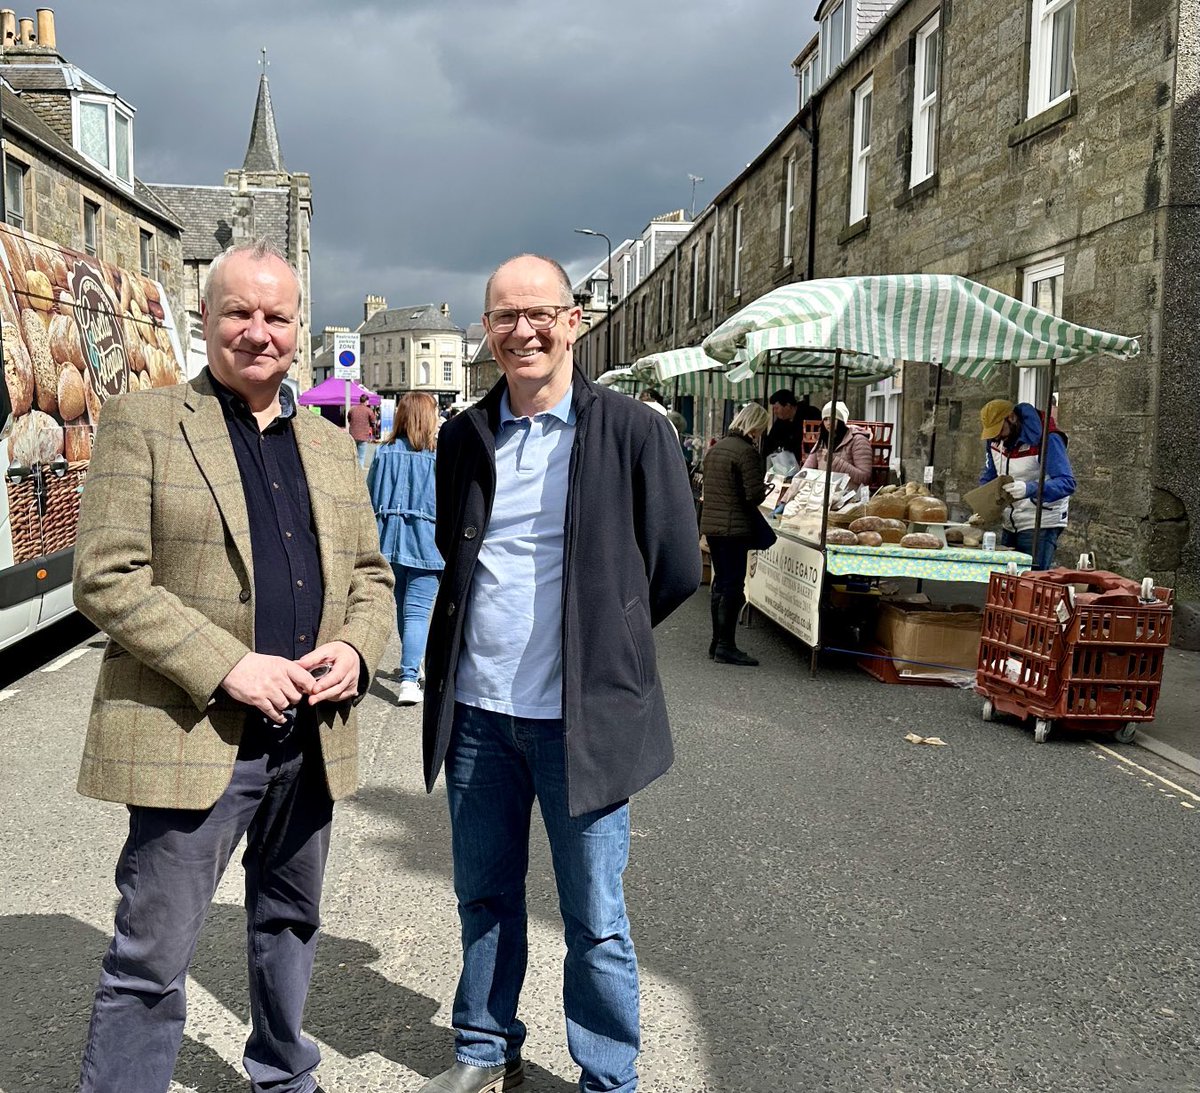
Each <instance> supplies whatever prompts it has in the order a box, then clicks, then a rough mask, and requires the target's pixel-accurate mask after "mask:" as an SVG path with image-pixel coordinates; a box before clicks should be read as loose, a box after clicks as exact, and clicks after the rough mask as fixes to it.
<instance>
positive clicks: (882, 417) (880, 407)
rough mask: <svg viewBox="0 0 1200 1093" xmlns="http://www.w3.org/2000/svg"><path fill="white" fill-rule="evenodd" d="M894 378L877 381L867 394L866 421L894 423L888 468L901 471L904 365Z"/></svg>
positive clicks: (886, 377)
mask: <svg viewBox="0 0 1200 1093" xmlns="http://www.w3.org/2000/svg"><path fill="white" fill-rule="evenodd" d="M894 363H897V364H900V367H899V369H898V370H897V372H896V374H895V375H893V376H885V377H884V378H883V379H881V380H876V381H875V382H874V383H872V384H871V385H870V386H869V387H867V392H866V406H865V413H866V420H867V421H890V422H891V423H892V454H891V457H890V459H889V460H888V466H889V467H891V469H892V470H894V471H898V470H899V469H900V429H901V426H902V425H903V422H904V365H903V364H901V363H900V362H894Z"/></svg>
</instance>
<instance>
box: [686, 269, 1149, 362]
mask: <svg viewBox="0 0 1200 1093" xmlns="http://www.w3.org/2000/svg"><path fill="white" fill-rule="evenodd" d="M703 349H704V350H705V352H707V353H708V354H710V355H711V356H712V357H714V358H715V359H717V360H720V361H728V362H732V361H734V360H735V358H736V359H739V360H742V361H744V363H745V367H746V368H747V369H748V370H750V371H754V372H759V371H762V370H763V369H764V368H765V367H766V366H767V364H768V362H770V365H771V369H772V371H774V360H773V358H772V356H771V354H773V351H775V350H783V349H789V350H805V351H808V352H816V353H821V354H826V355H828V354H831V353H832V352H833V351H834V350H837V349H841V350H843V352H844V353H854V354H860V355H863V356H867V357H875V358H882V359H885V360H897V361H926V362H928V363H930V364H937V365H940V366H941V367H943V368H945V369H947V370H948V371H950V372H954V373H957V374H958V375H964V376H972V377H975V378H979V379H986V378H988V377H989V376H990V375H991V374H992V373H993V372H994V371H995V370H996V368H997V366H998V365H1000V364H1001V363H1003V362H1006V361H1020V362H1037V361H1045V360H1049V359H1050V358H1056V359H1057V360H1058V361H1060V362H1065V361H1075V360H1080V359H1083V358H1085V357H1090V356H1095V355H1097V354H1100V353H1108V354H1111V355H1112V356H1116V357H1122V358H1125V359H1128V358H1131V357H1135V356H1137V354H1138V352H1139V348H1138V343H1137V339H1136V338H1126V337H1122V336H1121V335H1119V334H1106V333H1104V332H1103V331H1099V330H1090V329H1088V328H1087V327H1083V326H1077V325H1076V324H1074V323H1069V322H1067V321H1066V320H1065V319H1060V318H1058V316H1056V315H1052V314H1051V313H1050V312H1048V311H1042V310H1040V309H1039V308H1036V307H1032V306H1031V305H1029V304H1023V303H1021V301H1020V300H1014V299H1013V298H1012V297H1011V296H1006V295H1005V294H1004V293H1002V292H997V291H996V290H995V289H992V288H988V287H987V286H986V285H981V284H978V283H977V282H975V281H971V280H968V279H967V278H966V277H959V276H957V275H954V274H929V273H919V274H898V275H895V276H889V277H831V278H824V279H821V280H816V281H801V282H798V283H796V284H791V285H784V286H783V287H781V288H777V289H775V290H774V291H772V292H768V293H767V294H766V295H765V296H762V297H760V298H759V299H757V300H755V301H754V303H752V304H749V305H748V306H746V307H744V308H742V309H741V310H740V311H738V312H736V313H735V314H733V315H731V316H730V317H729V318H728V319H726V320H725V322H723V323H722V324H721V325H720V326H719V327H717V329H716V330H714V331H713V332H712V333H711V334H710V335H709V336H708V337H707V338H705V339H704V342H703ZM853 360H854V358H849V359H847V358H846V357H845V356H843V361H842V363H843V365H844V366H846V367H848V368H851V369H853V367H854V365H853ZM734 374H736V370H735V373H734Z"/></svg>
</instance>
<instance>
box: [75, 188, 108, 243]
mask: <svg viewBox="0 0 1200 1093" xmlns="http://www.w3.org/2000/svg"><path fill="white" fill-rule="evenodd" d="M89 209H90V210H91V211H92V218H91V220H92V238H91V240H90V241H89V240H88V210H89ZM80 215H81V220H80V226H81V233H80V234H81V237H82V239H83V253H84V254H88V255H91V256H92V257H93V258H99V257H101V255H102V252H103V250H104V239H103V237H104V229H103V221H104V206H103V205H101V204H100V202H99V201H93V200H92V199H91V198H90V197H87V196H86V195H85V196H84V198H83V205H82V207H81V209H80Z"/></svg>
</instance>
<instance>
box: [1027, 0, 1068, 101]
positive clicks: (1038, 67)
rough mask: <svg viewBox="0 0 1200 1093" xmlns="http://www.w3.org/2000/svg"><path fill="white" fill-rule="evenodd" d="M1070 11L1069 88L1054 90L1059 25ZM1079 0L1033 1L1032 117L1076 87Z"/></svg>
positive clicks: (1030, 73)
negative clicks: (1052, 84)
mask: <svg viewBox="0 0 1200 1093" xmlns="http://www.w3.org/2000/svg"><path fill="white" fill-rule="evenodd" d="M1068 9H1069V11H1070V29H1071V34H1070V43H1069V44H1070V49H1069V50H1068V52H1067V77H1066V86H1065V87H1064V88H1062V89H1061V90H1060V91H1059V92H1058V93H1057V94H1054V93H1053V92H1052V90H1051V81H1052V80H1053V77H1054V73H1053V68H1054V54H1055V48H1054V47H1055V30H1056V27H1055V24H1056V22H1057V17H1058V16H1059V14H1060V13H1062V12H1066V11H1068ZM1075 15H1076V12H1075V0H1033V8H1032V11H1031V20H1032V22H1031V25H1030V34H1029V114H1028V116H1029V117H1031V118H1032V117H1036V116H1037V115H1038V114H1040V113H1041V112H1042V111H1043V110H1048V109H1049V108H1050V107H1052V106H1054V105H1055V104H1056V103H1059V102H1062V101H1063V100H1064V99H1067V98H1069V97H1070V95H1071V92H1072V91H1073V90H1074V87H1075V45H1074V43H1075Z"/></svg>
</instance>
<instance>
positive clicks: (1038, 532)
mask: <svg viewBox="0 0 1200 1093" xmlns="http://www.w3.org/2000/svg"><path fill="white" fill-rule="evenodd" d="M1057 368H1058V361H1057V359H1056V358H1054V357H1051V358H1050V377H1049V384H1048V386H1047V388H1046V409H1045V411H1044V412H1043V414H1042V440H1041V444H1040V445H1039V446H1038V487H1037V495H1036V496H1035V497H1034V499H1033V500H1034V504H1035V506H1036V508H1035V511H1034V515H1033V542H1032V543H1031V544H1030V547H1029V553H1030V556H1031V564H1032V565H1033V567H1034V569H1036V568H1037V549H1038V539H1040V538H1041V536H1042V491H1043V490H1044V489H1045V487H1046V447H1047V445H1048V444H1049V441H1050V407H1051V405H1053V403H1054V373H1055V371H1056V369H1057Z"/></svg>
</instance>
